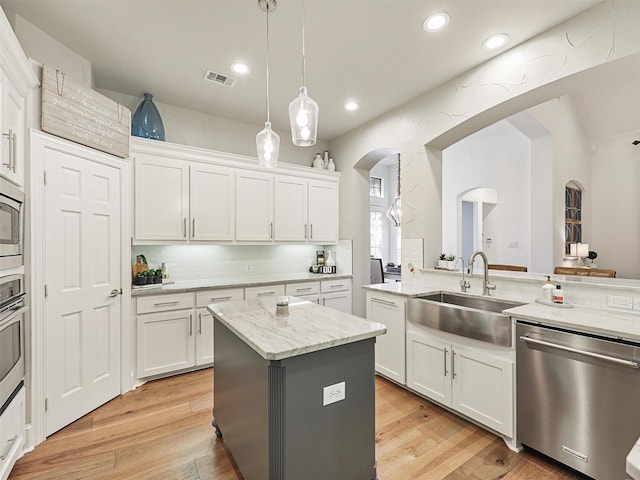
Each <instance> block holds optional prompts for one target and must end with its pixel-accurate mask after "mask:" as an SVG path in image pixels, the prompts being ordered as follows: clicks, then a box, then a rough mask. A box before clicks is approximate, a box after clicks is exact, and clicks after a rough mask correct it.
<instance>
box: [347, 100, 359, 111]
mask: <svg viewBox="0 0 640 480" xmlns="http://www.w3.org/2000/svg"><path fill="white" fill-rule="evenodd" d="M359 107H360V105H358V104H357V103H356V102H347V103H345V104H344V109H345V110H349V111H353V110H357V109H358V108H359Z"/></svg>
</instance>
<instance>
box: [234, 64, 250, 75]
mask: <svg viewBox="0 0 640 480" xmlns="http://www.w3.org/2000/svg"><path fill="white" fill-rule="evenodd" d="M231 70H233V71H234V72H236V73H239V74H241V75H243V74H245V73H249V67H248V66H247V65H245V64H244V63H239V62H237V63H232V64H231Z"/></svg>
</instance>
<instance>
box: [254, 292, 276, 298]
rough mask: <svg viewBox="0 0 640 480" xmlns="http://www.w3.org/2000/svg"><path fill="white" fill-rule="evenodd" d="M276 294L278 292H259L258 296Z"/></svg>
mask: <svg viewBox="0 0 640 480" xmlns="http://www.w3.org/2000/svg"><path fill="white" fill-rule="evenodd" d="M275 294H276V292H260V293H258V296H259V297H268V296H270V295H275Z"/></svg>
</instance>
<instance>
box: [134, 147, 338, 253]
mask: <svg viewBox="0 0 640 480" xmlns="http://www.w3.org/2000/svg"><path fill="white" fill-rule="evenodd" d="M131 151H132V158H133V159H134V162H135V180H134V200H135V220H134V242H135V243H138V244H142V243H156V244H157V243H213V242H219V243H226V244H232V243H236V244H238V243H256V244H273V243H316V244H327V243H337V241H338V179H339V174H337V173H335V172H318V171H315V170H314V169H311V168H305V167H299V166H296V165H285V166H279V167H278V168H275V169H264V168H260V167H258V166H257V165H256V164H255V163H254V162H252V161H251V159H249V158H248V157H241V156H239V155H234V154H224V153H220V152H213V151H210V150H204V149H200V148H195V147H187V146H182V145H175V144H171V143H166V142H158V141H153V140H146V139H139V138H137V137H133V138H132V139H131Z"/></svg>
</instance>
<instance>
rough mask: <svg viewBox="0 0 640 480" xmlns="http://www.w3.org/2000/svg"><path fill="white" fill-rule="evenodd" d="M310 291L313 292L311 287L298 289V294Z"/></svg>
mask: <svg viewBox="0 0 640 480" xmlns="http://www.w3.org/2000/svg"><path fill="white" fill-rule="evenodd" d="M308 290H311V287H305V288H296V292H306V291H308Z"/></svg>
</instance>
